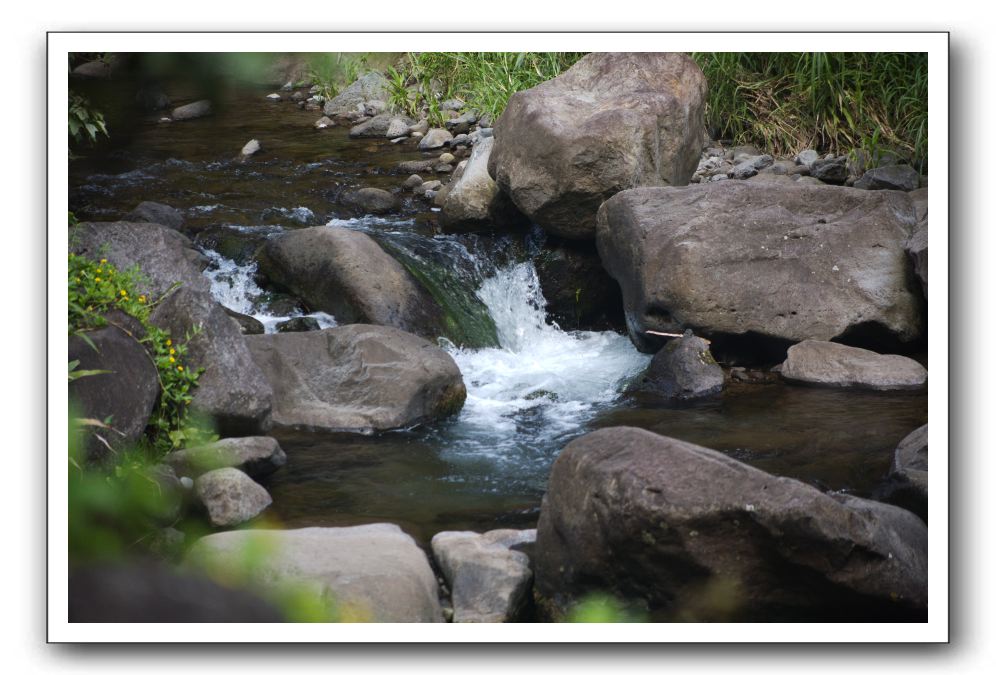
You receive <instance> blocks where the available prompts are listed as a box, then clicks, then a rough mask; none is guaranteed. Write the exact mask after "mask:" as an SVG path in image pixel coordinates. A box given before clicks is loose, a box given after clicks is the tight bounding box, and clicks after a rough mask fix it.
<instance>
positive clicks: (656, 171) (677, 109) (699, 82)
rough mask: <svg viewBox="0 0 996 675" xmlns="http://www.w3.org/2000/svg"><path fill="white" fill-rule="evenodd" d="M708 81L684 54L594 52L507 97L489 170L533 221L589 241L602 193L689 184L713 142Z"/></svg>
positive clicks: (496, 132)
mask: <svg viewBox="0 0 996 675" xmlns="http://www.w3.org/2000/svg"><path fill="white" fill-rule="evenodd" d="M705 99H706V80H705V76H704V75H703V74H702V71H701V70H700V69H699V67H698V66H697V65H696V64H695V62H694V61H693V60H692V59H691V58H690V57H689V56H687V55H684V54H677V53H662V52H654V53H650V52H641V53H632V52H629V53H622V52H613V53H593V54H589V55H587V56H585V57H584V58H582V59H581V60H580V61H578V62H577V63H576V64H574V66H572V67H571V68H570V69H569V70H567V71H566V72H565V73H563V74H562V75H560V76H558V77H555V78H553V79H552V80H548V81H546V82H542V83H540V84H538V85H537V86H535V87H533V88H532V89H527V90H525V91H519V92H516V93H515V94H513V95H512V97H511V98H510V99H509V101H508V106H507V107H506V108H505V112H503V113H502V115H501V117H500V118H499V119H498V122H497V123H496V125H495V139H496V140H495V147H494V150H493V151H492V152H491V157H490V160H489V163H488V169H489V171H490V173H491V175H492V176H493V177H494V179H495V181H496V182H497V183H498V186H499V188H500V189H501V190H502V191H503V192H505V193H507V194H508V195H509V196H510V197H511V198H512V201H513V202H515V205H516V206H517V207H518V208H519V210H520V211H522V212H523V213H524V214H526V215H527V216H528V217H529V218H530V219H531V220H532V221H533V222H535V223H536V224H537V225H539V226H541V227H542V228H544V229H545V230H547V231H549V232H551V233H553V234H556V235H558V236H562V237H565V238H568V239H592V238H594V236H595V213H596V212H597V211H598V207H599V206H600V205H601V203H602V202H603V201H605V200H606V199H608V198H609V197H610V196H612V195H613V194H615V193H617V192H620V191H622V190H625V189H627V188H632V187H637V186H641V185H685V184H687V183H688V181H689V179H691V177H692V174H693V172H694V171H695V168H696V166H697V165H698V161H699V154H700V152H701V150H702V148H703V147H704V146H705V144H706V143H707V141H708V136H707V134H706V132H705V125H704V112H705Z"/></svg>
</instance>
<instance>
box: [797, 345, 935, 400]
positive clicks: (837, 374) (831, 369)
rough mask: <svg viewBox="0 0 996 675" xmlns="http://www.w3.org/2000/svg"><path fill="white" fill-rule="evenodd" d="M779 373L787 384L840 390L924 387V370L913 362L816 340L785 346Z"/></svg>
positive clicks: (884, 389) (925, 373) (883, 389)
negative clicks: (786, 354) (784, 355)
mask: <svg viewBox="0 0 996 675" xmlns="http://www.w3.org/2000/svg"><path fill="white" fill-rule="evenodd" d="M781 372H782V377H783V378H785V379H786V380H788V381H789V382H799V383H802V384H811V385H819V386H824V387H840V388H844V389H873V390H876V391H893V390H901V389H922V388H923V387H924V386H925V385H926V384H927V370H926V368H924V367H923V366H921V365H920V364H919V363H917V362H916V361H914V360H913V359H910V358H907V357H905V356H899V355H897V354H876V353H875V352H872V351H869V350H867V349H860V348H858V347H848V346H847V345H842V344H837V343H836V342H822V341H818V340H806V341H804V342H800V343H799V344H797V345H792V346H791V347H789V350H788V358H787V359H785V363H783V364H782V371H781Z"/></svg>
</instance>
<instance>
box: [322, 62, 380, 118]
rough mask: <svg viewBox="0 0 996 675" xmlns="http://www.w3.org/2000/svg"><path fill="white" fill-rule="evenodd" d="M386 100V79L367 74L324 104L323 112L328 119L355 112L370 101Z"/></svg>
mask: <svg viewBox="0 0 996 675" xmlns="http://www.w3.org/2000/svg"><path fill="white" fill-rule="evenodd" d="M387 98H388V82H387V78H385V77H384V76H383V75H381V74H380V73H377V72H369V73H366V74H365V75H363V76H361V77H360V78H358V79H357V80H356V81H355V82H353V83H352V84H351V85H349V86H348V87H346V88H345V89H343V90H342V91H341V92H339V94H338V95H336V96H335V97H334V98H331V99H329V100H328V101H326V102H325V105H324V107H323V109H322V110H323V112H324V113H325V114H326V115H328V116H329V117H336V116H339V115H345V114H346V113H348V112H352V111H355V110H357V108H358V106H361V105H363V103H364V102H366V101H370V100H385V99H387Z"/></svg>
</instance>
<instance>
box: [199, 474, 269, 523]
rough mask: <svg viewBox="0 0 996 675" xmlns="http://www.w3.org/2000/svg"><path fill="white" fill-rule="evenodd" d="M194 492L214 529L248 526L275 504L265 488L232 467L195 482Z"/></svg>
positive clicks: (202, 477)
mask: <svg viewBox="0 0 996 675" xmlns="http://www.w3.org/2000/svg"><path fill="white" fill-rule="evenodd" d="M194 493H195V494H196V495H197V499H199V500H200V502H201V504H203V505H204V508H205V509H206V510H207V514H208V519H209V520H210V521H211V524H212V525H214V526H215V527H234V526H236V525H241V524H242V523H247V522H249V521H250V520H252V519H253V518H255V517H256V516H258V515H259V514H261V513H262V512H263V511H265V510H266V508H267V507H268V506H269V505H270V504H272V503H273V500H272V499H271V498H270V493H269V492H267V491H266V489H265V488H264V487H263V486H262V485H260V484H259V483H257V482H256V481H254V480H253V479H252V478H250V477H249V476H247V475H245V474H244V473H242V472H241V471H239V470H238V469H234V468H232V467H225V468H222V469H215V470H213V471H208V472H207V473H205V474H203V475H201V476H200V477H199V478H198V479H197V480H195V481H194Z"/></svg>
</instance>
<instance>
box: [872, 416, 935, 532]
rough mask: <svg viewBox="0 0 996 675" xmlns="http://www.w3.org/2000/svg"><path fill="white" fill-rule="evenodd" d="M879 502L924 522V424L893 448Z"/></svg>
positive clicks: (925, 429) (925, 437)
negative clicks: (896, 507) (897, 508)
mask: <svg viewBox="0 0 996 675" xmlns="http://www.w3.org/2000/svg"><path fill="white" fill-rule="evenodd" d="M882 499H883V500H884V501H887V502H889V503H890V504H895V505H896V506H901V507H903V508H904V509H909V510H910V511H912V512H913V513H915V514H917V515H918V516H920V517H921V518H923V520H924V522H926V521H927V425H926V424H924V425H923V426H922V427H920V428H919V429H916V430H915V431H913V432H911V433H910V434H909V435H908V436H906V437H905V438H904V439H903V440H901V441H900V442H899V445H898V446H896V453H895V455H894V456H893V458H892V466H891V467H890V468H889V477H888V481H887V483H886V487H885V489H884V490H883V493H882Z"/></svg>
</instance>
